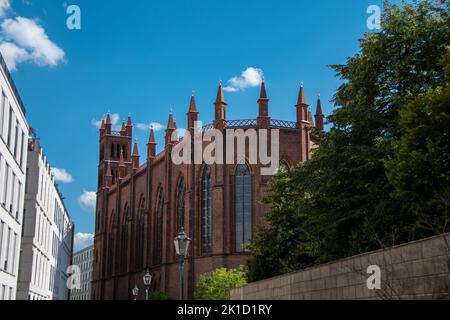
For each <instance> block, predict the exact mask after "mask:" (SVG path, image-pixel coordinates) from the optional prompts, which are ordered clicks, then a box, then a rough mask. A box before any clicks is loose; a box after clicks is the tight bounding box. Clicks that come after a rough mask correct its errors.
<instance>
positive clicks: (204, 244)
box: [200, 166, 212, 256]
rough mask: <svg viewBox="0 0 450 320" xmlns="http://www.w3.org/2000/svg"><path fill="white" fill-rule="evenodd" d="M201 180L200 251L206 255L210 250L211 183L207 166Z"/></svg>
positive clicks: (209, 169)
mask: <svg viewBox="0 0 450 320" xmlns="http://www.w3.org/2000/svg"><path fill="white" fill-rule="evenodd" d="M201 182H202V186H201V203H200V204H201V252H202V256H206V255H210V254H211V251H212V250H211V247H212V246H211V240H212V184H211V168H210V167H209V166H208V167H206V168H205V170H204V171H203V176H202V181H201Z"/></svg>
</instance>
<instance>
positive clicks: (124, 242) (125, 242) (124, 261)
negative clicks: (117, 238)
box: [120, 204, 130, 273]
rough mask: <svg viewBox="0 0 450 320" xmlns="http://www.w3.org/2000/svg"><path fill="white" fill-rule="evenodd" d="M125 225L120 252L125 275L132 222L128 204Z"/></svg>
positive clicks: (122, 269)
mask: <svg viewBox="0 0 450 320" xmlns="http://www.w3.org/2000/svg"><path fill="white" fill-rule="evenodd" d="M123 212H124V223H123V225H122V239H121V243H122V249H121V252H120V257H121V259H120V260H121V266H120V269H121V272H122V273H125V272H126V271H127V262H128V227H129V225H130V224H129V222H130V208H129V207H128V204H126V205H125V208H124V211H123Z"/></svg>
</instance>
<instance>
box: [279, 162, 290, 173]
mask: <svg viewBox="0 0 450 320" xmlns="http://www.w3.org/2000/svg"><path fill="white" fill-rule="evenodd" d="M278 167H279V168H280V169H283V170H285V171H289V170H290V168H289V164H288V163H287V161H286V160H280V165H279V166H278Z"/></svg>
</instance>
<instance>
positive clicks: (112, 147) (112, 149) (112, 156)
mask: <svg viewBox="0 0 450 320" xmlns="http://www.w3.org/2000/svg"><path fill="white" fill-rule="evenodd" d="M111 158H114V143H111Z"/></svg>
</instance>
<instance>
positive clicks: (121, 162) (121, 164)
mask: <svg viewBox="0 0 450 320" xmlns="http://www.w3.org/2000/svg"><path fill="white" fill-rule="evenodd" d="M123 177H125V162H124V160H123V149H120V159H119V178H123Z"/></svg>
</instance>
